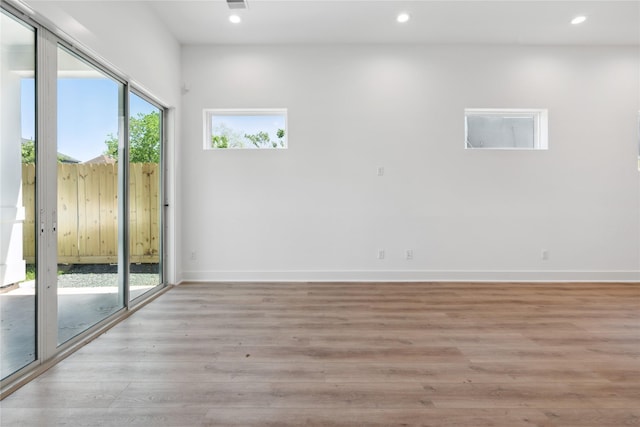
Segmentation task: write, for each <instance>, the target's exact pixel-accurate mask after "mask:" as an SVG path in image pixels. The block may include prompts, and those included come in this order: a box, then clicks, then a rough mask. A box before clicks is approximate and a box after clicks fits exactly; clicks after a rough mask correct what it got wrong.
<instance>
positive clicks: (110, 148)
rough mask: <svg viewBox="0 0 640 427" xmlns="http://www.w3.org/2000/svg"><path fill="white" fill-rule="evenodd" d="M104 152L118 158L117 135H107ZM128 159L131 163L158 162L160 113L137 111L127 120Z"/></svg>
mask: <svg viewBox="0 0 640 427" xmlns="http://www.w3.org/2000/svg"><path fill="white" fill-rule="evenodd" d="M105 144H107V150H106V151H105V154H106V155H108V156H110V157H113V158H114V159H116V160H118V137H117V136H114V135H113V134H109V135H108V139H107V140H106V141H105ZM129 161H130V162H131V163H159V162H160V114H159V113H158V112H157V111H153V112H151V113H149V114H143V113H138V115H137V116H136V117H131V119H130V120H129Z"/></svg>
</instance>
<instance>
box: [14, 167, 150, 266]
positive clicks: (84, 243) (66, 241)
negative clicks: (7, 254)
mask: <svg viewBox="0 0 640 427" xmlns="http://www.w3.org/2000/svg"><path fill="white" fill-rule="evenodd" d="M159 184H160V180H159V169H158V165H157V164H155V163H132V164H130V169H129V237H130V244H129V248H130V255H131V256H130V260H131V262H134V263H157V262H158V259H159V258H158V254H159V245H160V235H159V233H160V200H159V197H160V186H159ZM22 201H23V205H24V207H25V210H26V218H25V222H24V232H23V240H24V249H23V250H24V254H25V259H26V260H27V262H33V260H34V259H35V245H34V242H35V230H36V224H35V217H34V214H35V166H34V165H30V164H23V165H22ZM58 262H59V263H62V264H113V263H117V262H118V165H117V164H102V163H100V164H69V163H58Z"/></svg>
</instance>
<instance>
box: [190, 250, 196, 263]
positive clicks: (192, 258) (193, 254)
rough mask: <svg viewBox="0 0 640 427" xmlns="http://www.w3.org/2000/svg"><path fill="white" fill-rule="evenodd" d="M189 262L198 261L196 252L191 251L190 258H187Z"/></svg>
mask: <svg viewBox="0 0 640 427" xmlns="http://www.w3.org/2000/svg"><path fill="white" fill-rule="evenodd" d="M189 259H191V261H195V260H197V259H198V253H197V252H196V251H191V256H190V257H189Z"/></svg>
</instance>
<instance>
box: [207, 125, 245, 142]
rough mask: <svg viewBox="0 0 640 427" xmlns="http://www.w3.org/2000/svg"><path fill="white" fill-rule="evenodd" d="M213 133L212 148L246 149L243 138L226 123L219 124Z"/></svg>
mask: <svg viewBox="0 0 640 427" xmlns="http://www.w3.org/2000/svg"><path fill="white" fill-rule="evenodd" d="M212 133H213V135H212V136H211V147H212V148H244V143H243V142H242V136H241V135H240V134H239V133H238V132H236V131H234V130H233V129H231V128H230V127H229V126H227V125H226V124H224V123H219V124H218V125H217V126H216V127H215V128H214V129H213V132H212Z"/></svg>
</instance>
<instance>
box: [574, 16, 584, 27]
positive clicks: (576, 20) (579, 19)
mask: <svg viewBox="0 0 640 427" xmlns="http://www.w3.org/2000/svg"><path fill="white" fill-rule="evenodd" d="M586 20H587V17H586V16H584V15H580V16H576V17H575V18H573V19H572V20H571V23H572V24H573V25H578V24H582V23H583V22H584V21H586Z"/></svg>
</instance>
